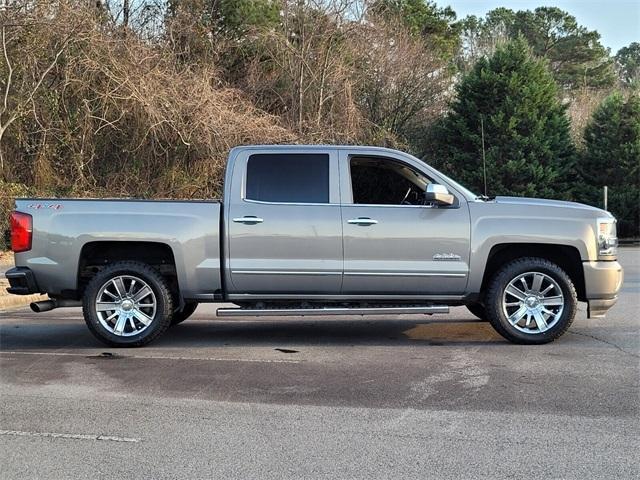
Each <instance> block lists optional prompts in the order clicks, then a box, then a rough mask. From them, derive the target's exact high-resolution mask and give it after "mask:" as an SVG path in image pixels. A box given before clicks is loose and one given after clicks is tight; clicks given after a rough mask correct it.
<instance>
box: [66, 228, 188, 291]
mask: <svg viewBox="0 0 640 480" xmlns="http://www.w3.org/2000/svg"><path fill="white" fill-rule="evenodd" d="M128 260H129V261H137V262H142V263H145V264H147V265H150V266H152V267H153V268H155V269H156V270H157V271H158V272H159V273H160V275H162V276H163V277H164V278H165V279H166V280H167V283H168V284H169V286H170V288H171V290H172V291H173V292H174V293H175V295H176V296H177V297H178V299H180V282H179V279H178V272H177V268H176V260H175V255H174V252H173V249H172V248H171V246H170V245H168V244H166V243H163V242H149V241H111V240H109V241H93V242H87V243H85V244H84V245H83V246H82V249H81V251H80V258H79V261H78V271H77V291H76V296H77V297H78V298H81V297H82V295H83V292H84V289H85V288H86V286H87V284H88V283H89V281H90V280H91V278H93V276H94V275H95V274H96V273H98V272H99V271H100V270H101V269H103V268H104V267H106V266H107V265H110V264H113V263H115V262H119V261H128Z"/></svg>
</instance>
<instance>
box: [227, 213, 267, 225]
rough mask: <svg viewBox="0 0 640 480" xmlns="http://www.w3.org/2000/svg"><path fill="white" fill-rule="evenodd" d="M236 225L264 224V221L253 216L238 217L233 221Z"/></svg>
mask: <svg viewBox="0 0 640 480" xmlns="http://www.w3.org/2000/svg"><path fill="white" fill-rule="evenodd" d="M233 221H234V222H236V223H262V222H264V220H263V219H262V218H259V217H253V216H251V215H247V216H244V217H236V218H234V219H233Z"/></svg>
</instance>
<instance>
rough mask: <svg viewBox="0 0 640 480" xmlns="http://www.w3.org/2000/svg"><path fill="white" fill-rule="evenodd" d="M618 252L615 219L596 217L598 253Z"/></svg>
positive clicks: (612, 253) (602, 254)
mask: <svg viewBox="0 0 640 480" xmlns="http://www.w3.org/2000/svg"><path fill="white" fill-rule="evenodd" d="M617 254H618V233H617V231H616V219H615V218H613V217H607V218H599V219H598V255H601V256H607V257H609V256H614V255H617Z"/></svg>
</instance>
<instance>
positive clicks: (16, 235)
mask: <svg viewBox="0 0 640 480" xmlns="http://www.w3.org/2000/svg"><path fill="white" fill-rule="evenodd" d="M32 236H33V218H32V217H31V215H29V214H28V213H22V212H11V250H13V251H14V252H15V253H19V252H26V251H27V250H31V237H32Z"/></svg>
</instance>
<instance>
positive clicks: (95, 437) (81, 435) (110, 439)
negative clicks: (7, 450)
mask: <svg viewBox="0 0 640 480" xmlns="http://www.w3.org/2000/svg"><path fill="white" fill-rule="evenodd" d="M0 435H10V436H14V437H45V438H67V439H72V440H95V441H107V442H125V443H139V442H141V441H142V439H140V438H129V437H118V436H115V435H92V434H85V433H56V432H25V431H21V430H0Z"/></svg>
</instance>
